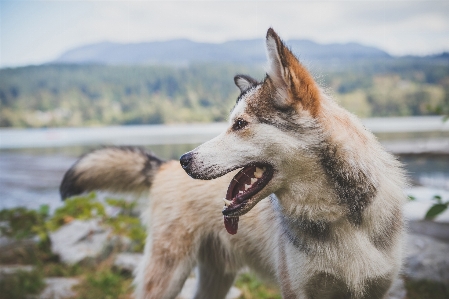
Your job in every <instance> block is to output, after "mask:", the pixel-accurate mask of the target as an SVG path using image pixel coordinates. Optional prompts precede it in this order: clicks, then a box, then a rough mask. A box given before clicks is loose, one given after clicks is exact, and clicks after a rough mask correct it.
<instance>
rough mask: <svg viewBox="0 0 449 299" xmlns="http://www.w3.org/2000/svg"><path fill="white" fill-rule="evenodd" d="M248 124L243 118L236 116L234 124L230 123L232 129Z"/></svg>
mask: <svg viewBox="0 0 449 299" xmlns="http://www.w3.org/2000/svg"><path fill="white" fill-rule="evenodd" d="M247 125H248V122H247V121H246V120H244V119H241V118H238V119H237V120H236V121H235V122H234V125H232V129H233V130H234V131H237V130H240V129H243V128H244V127H246V126H247Z"/></svg>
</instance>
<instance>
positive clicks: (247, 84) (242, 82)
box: [234, 75, 258, 93]
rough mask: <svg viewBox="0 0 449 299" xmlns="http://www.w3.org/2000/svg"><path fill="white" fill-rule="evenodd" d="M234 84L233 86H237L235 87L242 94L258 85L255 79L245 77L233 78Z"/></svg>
mask: <svg viewBox="0 0 449 299" xmlns="http://www.w3.org/2000/svg"><path fill="white" fill-rule="evenodd" d="M234 83H235V85H237V87H238V88H239V89H240V92H242V93H243V92H245V91H247V90H248V89H250V88H251V87H254V86H256V85H257V84H258V82H257V80H256V79H253V78H251V77H250V76H247V75H237V76H235V77H234Z"/></svg>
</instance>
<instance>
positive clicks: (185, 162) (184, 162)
mask: <svg viewBox="0 0 449 299" xmlns="http://www.w3.org/2000/svg"><path fill="white" fill-rule="evenodd" d="M192 158H193V154H192V153H186V154H184V155H182V156H181V158H180V159H179V162H181V166H182V168H184V169H186V168H188V167H189V165H190V162H192Z"/></svg>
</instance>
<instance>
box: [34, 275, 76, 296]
mask: <svg viewBox="0 0 449 299" xmlns="http://www.w3.org/2000/svg"><path fill="white" fill-rule="evenodd" d="M79 282H80V280H79V279H78V278H66V277H54V278H46V279H45V283H46V284H47V286H46V287H45V289H44V291H43V292H42V293H41V294H40V295H39V296H38V298H39V299H64V298H71V297H73V296H75V292H74V291H72V287H73V286H75V285H77V284H79Z"/></svg>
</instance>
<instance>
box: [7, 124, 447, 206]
mask: <svg viewBox="0 0 449 299" xmlns="http://www.w3.org/2000/svg"><path fill="white" fill-rule="evenodd" d="M364 123H365V125H366V126H367V127H368V128H369V129H371V130H373V131H374V132H375V133H376V135H377V136H378V138H379V140H380V141H381V142H382V143H383V144H384V145H385V147H386V148H387V149H389V150H390V151H392V152H394V153H396V154H397V155H398V157H399V159H400V160H401V161H402V162H403V163H404V165H405V168H406V170H407V173H408V174H409V176H410V178H411V181H412V182H413V184H414V187H413V188H411V189H409V190H407V191H406V192H407V193H408V194H411V195H413V196H415V197H418V199H419V200H420V201H422V202H430V199H431V198H432V197H433V195H436V194H439V195H442V196H443V197H444V198H446V197H447V198H446V199H447V200H449V128H448V127H449V126H448V125H449V124H448V123H445V124H442V122H441V118H435V117H431V118H394V119H369V120H365V121H364ZM225 127H226V125H225V124H222V123H216V124H206V125H204V124H201V125H177V126H163V125H158V126H129V127H106V128H58V129H23V130H20V129H2V130H0V199H1V200H0V209H2V208H11V207H16V206H26V207H29V208H37V207H39V206H40V205H42V204H48V205H50V207H51V209H52V210H53V209H55V208H56V207H58V206H60V205H61V201H60V198H59V192H58V187H59V184H60V182H61V180H62V177H63V175H64V173H65V171H66V170H67V169H69V168H70V166H71V165H72V164H73V163H74V162H75V161H76V159H77V157H78V156H80V155H81V154H83V153H86V152H88V151H90V150H92V149H95V148H98V147H99V146H101V145H122V144H131V145H140V146H145V147H146V148H148V149H150V150H151V151H153V152H154V153H155V154H156V155H157V156H159V157H161V158H164V159H178V158H179V156H180V155H182V154H183V153H185V152H187V151H189V150H191V149H193V148H195V147H196V146H197V145H199V144H200V143H202V142H204V141H206V140H208V139H210V138H212V137H214V136H216V135H217V134H218V133H219V132H221V131H222V130H224V128H225Z"/></svg>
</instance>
